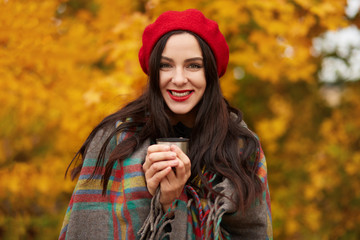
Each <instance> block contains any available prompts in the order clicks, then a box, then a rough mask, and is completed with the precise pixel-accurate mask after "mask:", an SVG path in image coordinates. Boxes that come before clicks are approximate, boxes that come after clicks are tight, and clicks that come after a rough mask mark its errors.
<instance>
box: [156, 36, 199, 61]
mask: <svg viewBox="0 0 360 240" xmlns="http://www.w3.org/2000/svg"><path fill="white" fill-rule="evenodd" d="M162 55H163V56H168V55H172V56H179V55H181V56H189V57H202V52H201V48H200V45H199V42H198V41H197V39H196V38H195V37H194V36H193V35H191V34H190V33H179V34H174V35H172V36H170V38H169V39H168V40H167V42H166V45H165V48H164V51H163V53H162Z"/></svg>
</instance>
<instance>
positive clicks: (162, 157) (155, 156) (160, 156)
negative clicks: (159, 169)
mask: <svg viewBox="0 0 360 240" xmlns="http://www.w3.org/2000/svg"><path fill="white" fill-rule="evenodd" d="M174 159H176V153H175V152H171V151H168V152H154V153H151V154H149V155H148V161H149V162H150V163H151V164H153V163H155V162H159V161H166V160H174Z"/></svg>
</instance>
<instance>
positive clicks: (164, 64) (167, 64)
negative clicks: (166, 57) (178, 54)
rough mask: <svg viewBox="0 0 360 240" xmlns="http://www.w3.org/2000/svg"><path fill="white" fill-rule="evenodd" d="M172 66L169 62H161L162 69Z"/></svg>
mask: <svg viewBox="0 0 360 240" xmlns="http://www.w3.org/2000/svg"><path fill="white" fill-rule="evenodd" d="M167 68H171V65H170V64H169V63H160V69H167Z"/></svg>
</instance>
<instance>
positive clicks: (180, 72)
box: [171, 67, 188, 86]
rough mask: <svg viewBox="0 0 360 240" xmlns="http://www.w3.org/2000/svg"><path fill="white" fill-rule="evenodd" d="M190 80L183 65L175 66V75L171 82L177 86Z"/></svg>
mask: <svg viewBox="0 0 360 240" xmlns="http://www.w3.org/2000/svg"><path fill="white" fill-rule="evenodd" d="M187 81H188V79H187V77H186V74H185V71H184V69H183V68H182V67H177V68H175V71H174V75H173V77H172V79H171V82H172V83H174V84H175V85H177V86H181V85H184V84H186V83H187Z"/></svg>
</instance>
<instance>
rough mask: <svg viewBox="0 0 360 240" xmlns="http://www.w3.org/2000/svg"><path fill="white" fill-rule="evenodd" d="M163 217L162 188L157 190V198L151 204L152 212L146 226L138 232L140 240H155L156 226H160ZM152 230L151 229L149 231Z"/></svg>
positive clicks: (145, 222)
mask: <svg viewBox="0 0 360 240" xmlns="http://www.w3.org/2000/svg"><path fill="white" fill-rule="evenodd" d="M161 216H162V206H161V204H160V188H157V189H156V193H155V196H154V197H153V198H152V200H151V203H150V212H149V215H148V216H147V218H146V220H145V221H144V224H143V225H142V227H141V228H140V230H139V231H138V235H140V239H141V240H142V239H149V240H153V239H154V238H155V236H156V226H157V225H158V224H159V222H160V219H161ZM149 228H150V229H149Z"/></svg>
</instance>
